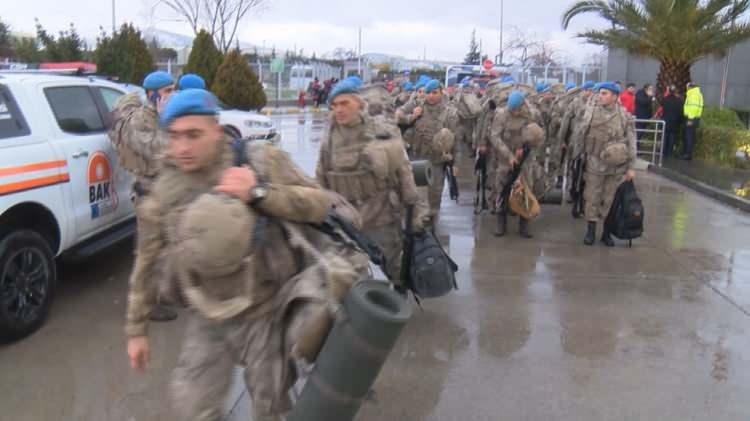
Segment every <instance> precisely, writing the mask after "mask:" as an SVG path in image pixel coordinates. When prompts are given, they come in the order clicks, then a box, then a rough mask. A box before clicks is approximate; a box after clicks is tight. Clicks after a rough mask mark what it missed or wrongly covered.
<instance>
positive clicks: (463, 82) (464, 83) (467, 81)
mask: <svg viewBox="0 0 750 421" xmlns="http://www.w3.org/2000/svg"><path fill="white" fill-rule="evenodd" d="M469 85H471V79H469V78H468V77H465V78H464V80H462V81H461V86H463V87H464V88H465V87H467V86H469Z"/></svg>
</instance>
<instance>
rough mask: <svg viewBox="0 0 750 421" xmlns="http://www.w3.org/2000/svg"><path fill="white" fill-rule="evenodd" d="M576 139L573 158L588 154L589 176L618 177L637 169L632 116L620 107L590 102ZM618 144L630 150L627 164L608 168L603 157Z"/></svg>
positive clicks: (576, 132)
mask: <svg viewBox="0 0 750 421" xmlns="http://www.w3.org/2000/svg"><path fill="white" fill-rule="evenodd" d="M573 139H574V140H575V142H576V144H575V145H574V148H573V153H574V156H578V155H580V154H581V153H585V154H586V171H587V172H591V173H594V174H607V175H615V174H624V173H625V171H627V170H631V169H634V168H635V162H636V159H637V149H636V136H635V126H634V121H633V116H632V115H631V114H630V113H628V112H627V111H626V110H625V108H623V107H622V106H621V105H620V104H619V103H615V104H613V105H611V106H608V107H604V106H601V105H599V103H598V102H597V101H590V102H589V105H588V106H586V108H585V111H584V113H583V117H582V118H581V122H580V124H579V125H578V127H576V131H575V133H574V136H573ZM618 143H619V144H624V145H625V146H626V148H627V159H626V162H625V163H624V164H622V165H619V166H612V165H608V164H607V163H606V162H604V159H603V153H604V151H605V149H606V148H607V147H608V146H610V145H611V144H618Z"/></svg>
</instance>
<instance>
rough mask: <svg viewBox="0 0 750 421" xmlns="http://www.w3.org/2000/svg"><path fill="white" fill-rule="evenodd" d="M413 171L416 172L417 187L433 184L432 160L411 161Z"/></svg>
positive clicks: (415, 181)
mask: <svg viewBox="0 0 750 421" xmlns="http://www.w3.org/2000/svg"><path fill="white" fill-rule="evenodd" d="M411 171H412V173H413V174H414V183H416V184H417V187H424V186H429V185H430V184H432V164H431V163H430V161H427V160H423V161H411Z"/></svg>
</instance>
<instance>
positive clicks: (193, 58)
mask: <svg viewBox="0 0 750 421" xmlns="http://www.w3.org/2000/svg"><path fill="white" fill-rule="evenodd" d="M221 62H222V54H221V51H219V49H218V48H216V44H214V39H213V37H211V34H209V33H208V32H207V31H205V30H202V31H200V32H199V33H198V35H197V36H196V37H195V40H193V49H192V50H190V57H188V62H187V65H186V66H185V68H184V69H183V72H184V73H195V74H197V75H200V76H201V77H202V78H203V80H205V81H206V86H213V83H214V80H215V77H216V71H217V70H218V68H219V66H220V65H221Z"/></svg>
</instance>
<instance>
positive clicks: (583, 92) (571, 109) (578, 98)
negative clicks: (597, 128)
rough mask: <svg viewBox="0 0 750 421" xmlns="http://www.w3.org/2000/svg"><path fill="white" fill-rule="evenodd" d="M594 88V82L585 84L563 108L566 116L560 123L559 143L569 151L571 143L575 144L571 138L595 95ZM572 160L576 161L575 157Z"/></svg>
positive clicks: (573, 93)
mask: <svg viewBox="0 0 750 421" xmlns="http://www.w3.org/2000/svg"><path fill="white" fill-rule="evenodd" d="M593 88H594V82H591V81H587V82H585V83H584V84H583V85H582V86H581V89H580V90H578V91H574V92H572V96H570V97H569V98H568V101H567V104H564V107H561V108H562V109H563V110H564V114H563V118H562V120H561V121H560V128H559V130H558V131H557V142H558V143H559V144H561V145H563V147H564V148H566V149H569V147H570V145H571V143H575V142H571V136H572V135H573V133H574V132H575V128H576V124H577V123H578V122H579V121H580V119H581V118H582V117H583V112H584V110H585V109H586V104H587V103H588V101H589V98H591V95H592V94H593V93H594V90H593ZM571 158H573V159H575V157H571Z"/></svg>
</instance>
